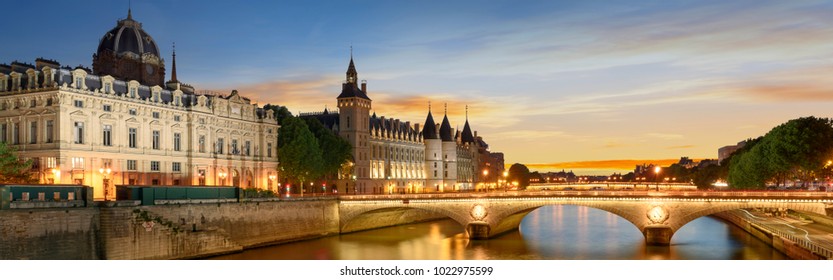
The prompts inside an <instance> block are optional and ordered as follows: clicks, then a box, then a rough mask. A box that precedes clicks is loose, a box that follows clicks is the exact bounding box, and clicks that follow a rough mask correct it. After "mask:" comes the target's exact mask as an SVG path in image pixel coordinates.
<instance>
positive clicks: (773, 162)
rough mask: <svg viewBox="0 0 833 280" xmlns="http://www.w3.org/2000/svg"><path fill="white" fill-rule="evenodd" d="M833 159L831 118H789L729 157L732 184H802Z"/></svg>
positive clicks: (743, 185)
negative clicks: (794, 181) (791, 181)
mask: <svg viewBox="0 0 833 280" xmlns="http://www.w3.org/2000/svg"><path fill="white" fill-rule="evenodd" d="M831 159H833V121H831V120H830V119H827V118H816V117H804V118H798V119H794V120H790V121H788V122H786V123H783V124H781V125H779V126H776V127H775V128H773V129H772V130H770V131H769V132H768V133H767V134H766V135H764V136H763V137H761V138H758V139H756V140H753V141H750V142H748V143H747V144H746V146H744V147H743V148H742V149H739V150H738V151H736V152H735V154H733V155H732V157H731V160H730V161H729V175H728V181H729V184H730V185H731V186H732V187H734V188H764V187H765V186H766V185H767V183H775V184H779V185H780V184H782V183H784V182H786V180H800V181H801V182H802V185H804V186H806V183H807V182H808V181H810V180H812V179H813V178H814V177H816V176H818V175H820V174H822V173H823V172H825V170H826V169H828V168H829V167H830V164H828V161H830V160H831Z"/></svg>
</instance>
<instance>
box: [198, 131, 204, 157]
mask: <svg viewBox="0 0 833 280" xmlns="http://www.w3.org/2000/svg"><path fill="white" fill-rule="evenodd" d="M199 148H200V153H205V135H200V143H199Z"/></svg>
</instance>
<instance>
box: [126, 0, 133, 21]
mask: <svg viewBox="0 0 833 280" xmlns="http://www.w3.org/2000/svg"><path fill="white" fill-rule="evenodd" d="M131 2H132V1H130V0H127V19H130V20H132V19H133V14H132V13H131V11H130V10H131V9H130V8H132V7H131V6H132V4H133V3H131Z"/></svg>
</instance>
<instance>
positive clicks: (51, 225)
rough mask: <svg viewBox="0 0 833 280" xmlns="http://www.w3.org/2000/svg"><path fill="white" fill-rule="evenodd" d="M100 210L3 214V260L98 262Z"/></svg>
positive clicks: (0, 213) (11, 211)
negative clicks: (94, 260) (90, 260)
mask: <svg viewBox="0 0 833 280" xmlns="http://www.w3.org/2000/svg"><path fill="white" fill-rule="evenodd" d="M98 221H99V216H98V209H97V208H92V207H90V208H51V209H7V210H2V211H0V259H6V260H20V259H38V260H89V259H98V252H97V248H98V245H97V244H98V237H97V232H98V226H99V224H98Z"/></svg>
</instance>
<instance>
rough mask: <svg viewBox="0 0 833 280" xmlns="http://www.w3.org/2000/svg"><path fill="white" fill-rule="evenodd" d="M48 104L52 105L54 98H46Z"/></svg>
mask: <svg viewBox="0 0 833 280" xmlns="http://www.w3.org/2000/svg"><path fill="white" fill-rule="evenodd" d="M46 106H52V98H47V99H46Z"/></svg>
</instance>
